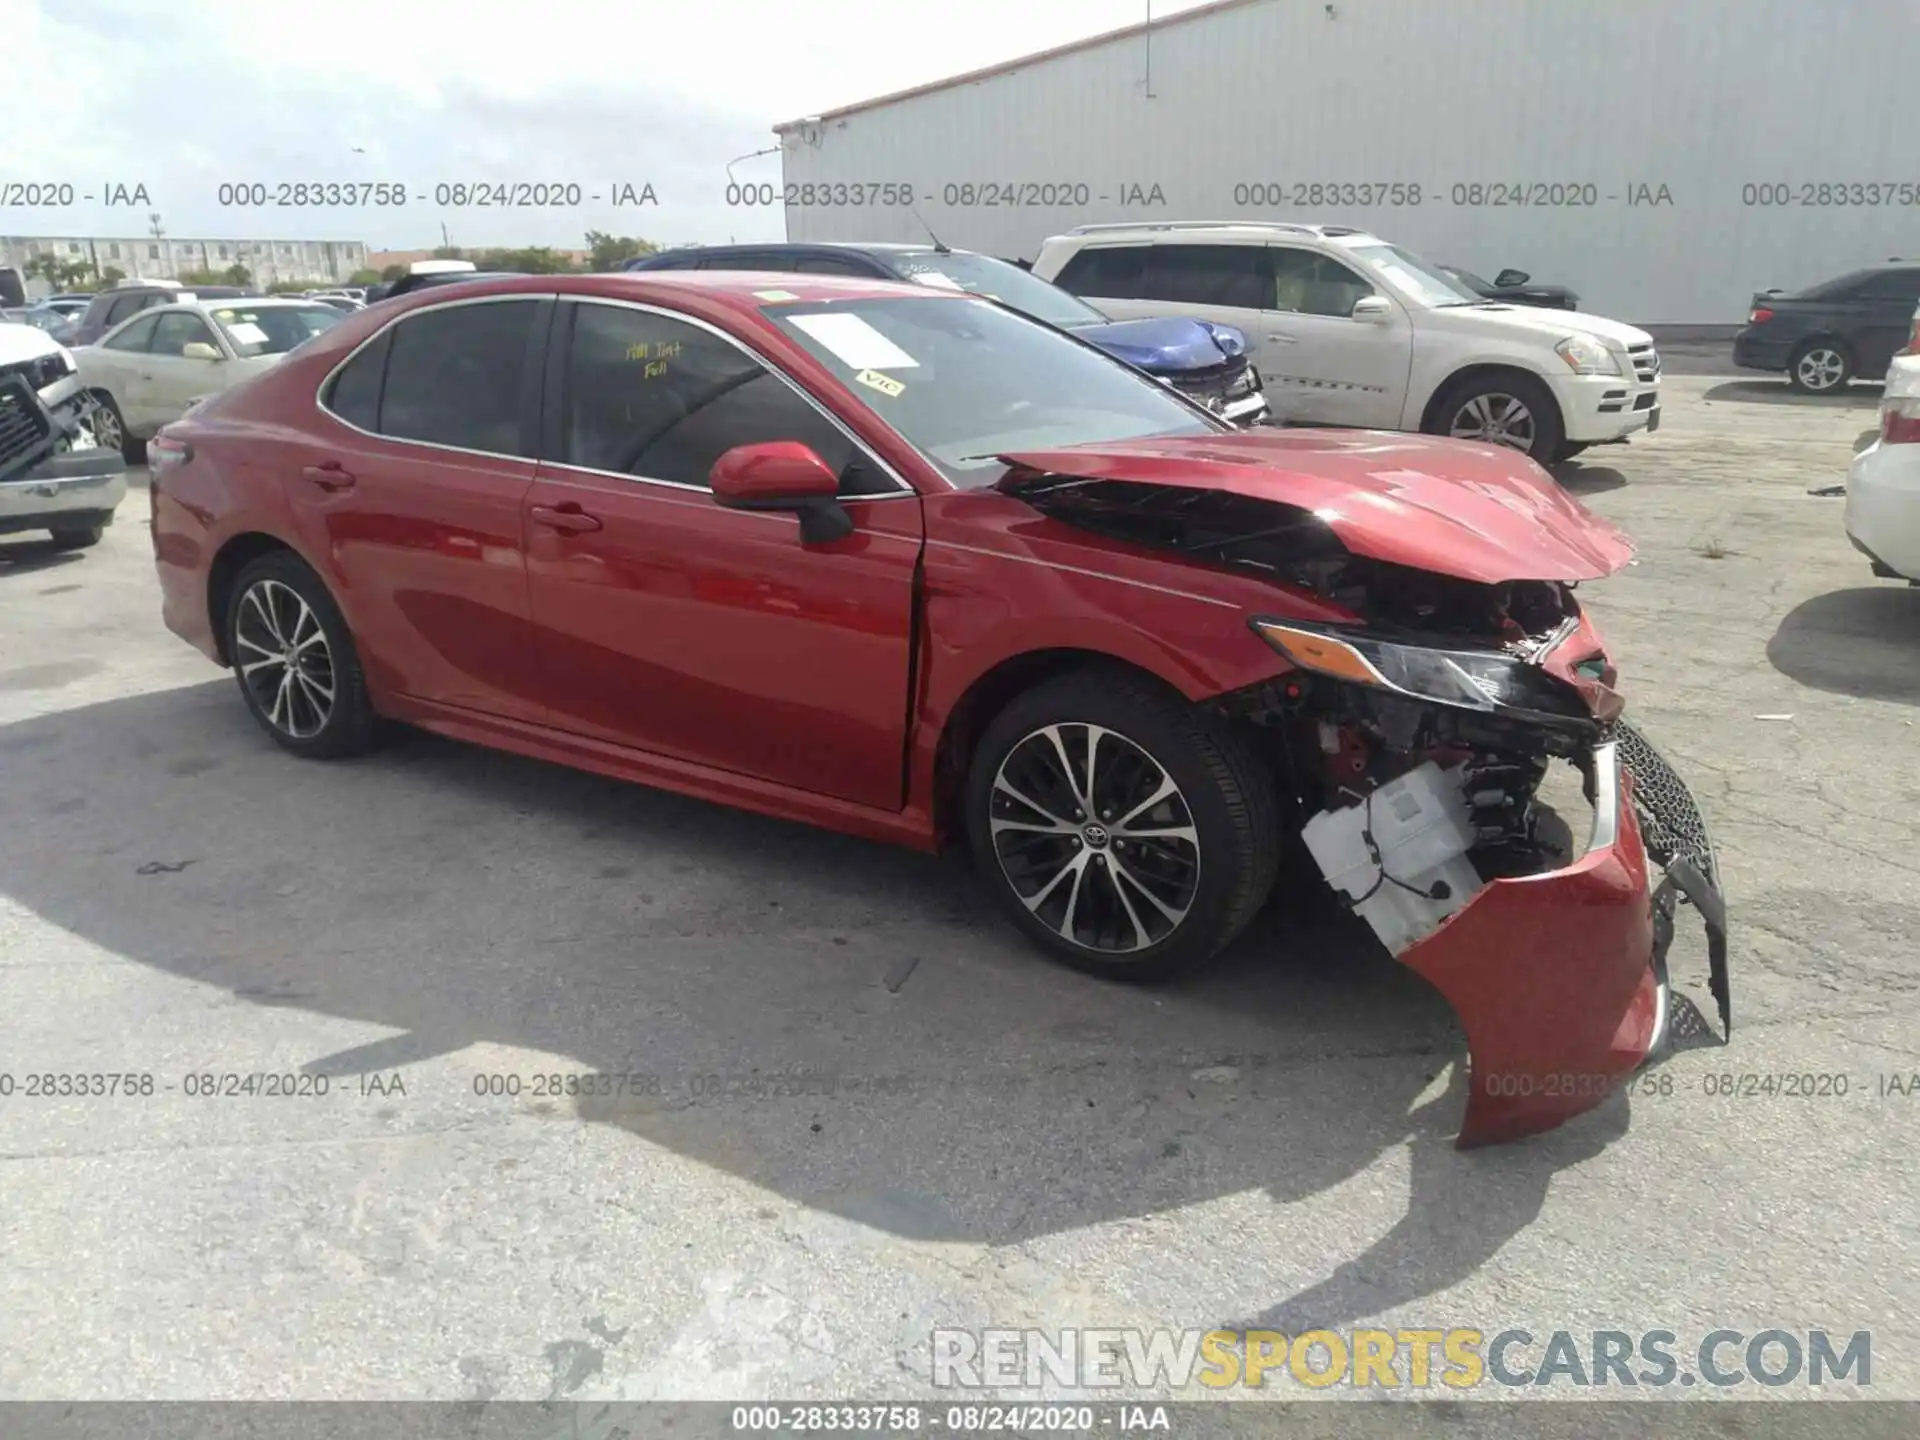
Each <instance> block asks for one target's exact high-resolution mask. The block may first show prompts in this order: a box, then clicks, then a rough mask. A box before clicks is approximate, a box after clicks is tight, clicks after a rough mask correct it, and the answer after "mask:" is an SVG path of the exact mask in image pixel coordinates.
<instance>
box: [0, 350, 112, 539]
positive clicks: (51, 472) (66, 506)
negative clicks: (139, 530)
mask: <svg viewBox="0 0 1920 1440" xmlns="http://www.w3.org/2000/svg"><path fill="white" fill-rule="evenodd" d="M93 408H94V407H93V404H92V402H91V401H90V400H89V399H88V398H87V395H86V392H85V390H84V389H82V387H81V381H80V377H79V375H78V374H77V373H76V369H75V364H74V358H73V355H72V353H71V352H70V351H68V350H67V348H66V347H65V346H63V345H61V344H59V343H58V342H56V341H55V340H54V339H53V338H52V337H51V336H49V335H48V334H47V333H46V332H45V331H44V330H39V329H36V328H35V327H33V326H31V325H14V324H0V535H17V534H19V533H21V532H22V531H28V530H46V531H49V532H51V534H52V536H53V543H54V545H55V546H56V547H57V548H59V549H62V550H83V549H85V548H87V547H88V546H90V545H97V544H99V543H100V538H101V536H102V535H103V534H104V533H105V531H106V528H107V526H108V525H110V524H112V523H113V514H114V511H115V510H117V509H118V508H119V506H120V502H121V501H122V500H124V499H125V498H126V495H127V466H126V461H125V460H124V459H123V458H122V457H121V455H120V452H119V451H118V450H110V449H108V448H106V447H105V446H102V445H100V444H98V443H97V442H96V441H95V440H94V430H93V425H92V423H91V416H92V411H93Z"/></svg>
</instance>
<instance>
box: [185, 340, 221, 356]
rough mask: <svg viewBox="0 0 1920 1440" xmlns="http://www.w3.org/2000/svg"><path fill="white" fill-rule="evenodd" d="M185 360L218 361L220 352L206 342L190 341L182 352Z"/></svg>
mask: <svg viewBox="0 0 1920 1440" xmlns="http://www.w3.org/2000/svg"><path fill="white" fill-rule="evenodd" d="M180 358H181V359H183V360H218V359H219V358H220V352H219V351H218V350H216V349H214V347H213V346H211V345H209V344H208V343H207V342H206V341H204V340H189V341H188V342H187V343H186V344H185V345H184V346H182V347H181V350H180Z"/></svg>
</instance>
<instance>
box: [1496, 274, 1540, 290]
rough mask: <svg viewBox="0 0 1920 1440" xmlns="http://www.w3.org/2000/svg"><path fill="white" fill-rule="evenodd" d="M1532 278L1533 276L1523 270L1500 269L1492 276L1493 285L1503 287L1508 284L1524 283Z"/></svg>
mask: <svg viewBox="0 0 1920 1440" xmlns="http://www.w3.org/2000/svg"><path fill="white" fill-rule="evenodd" d="M1532 278H1533V277H1532V276H1531V275H1529V274H1528V273H1527V272H1526V271H1524V270H1502V271H1501V272H1500V273H1499V274H1498V275H1496V276H1494V277H1493V283H1494V284H1495V286H1498V287H1502V288H1504V287H1505V286H1508V285H1524V284H1526V283H1527V281H1529V280H1531V279H1532Z"/></svg>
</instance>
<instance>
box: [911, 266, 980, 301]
mask: <svg viewBox="0 0 1920 1440" xmlns="http://www.w3.org/2000/svg"><path fill="white" fill-rule="evenodd" d="M913 279H914V283H915V284H918V285H925V286H927V287H929V288H930V289H934V290H958V291H959V292H960V293H961V294H963V295H964V294H965V293H966V288H967V287H966V286H964V285H962V284H961V283H960V282H959V281H958V280H956V279H954V278H953V277H952V276H951V275H942V274H941V273H940V272H939V271H938V270H916V271H914V272H913Z"/></svg>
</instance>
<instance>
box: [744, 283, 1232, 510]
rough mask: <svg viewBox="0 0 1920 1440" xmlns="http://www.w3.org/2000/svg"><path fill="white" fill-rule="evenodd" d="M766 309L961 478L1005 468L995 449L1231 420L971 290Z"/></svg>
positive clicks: (1217, 427)
mask: <svg viewBox="0 0 1920 1440" xmlns="http://www.w3.org/2000/svg"><path fill="white" fill-rule="evenodd" d="M763 313H764V314H766V315H767V317H768V318H769V319H771V320H772V321H773V322H774V323H775V324H777V325H778V326H779V327H780V329H781V330H782V331H783V332H784V333H785V334H787V335H788V336H789V337H791V338H792V339H793V340H794V341H795V342H796V343H798V344H799V345H801V346H802V347H804V348H805V349H806V350H807V351H808V353H810V354H811V355H812V356H813V357H814V358H815V359H817V360H818V361H819V362H820V363H821V364H822V365H824V366H825V367H826V368H827V369H828V371H829V372H831V373H832V374H833V375H834V377H835V378H836V379H838V380H839V381H840V382H841V383H842V384H843V385H844V386H845V387H846V391H847V393H848V394H849V395H850V396H852V397H853V398H854V399H855V400H856V401H858V402H859V403H860V404H862V405H864V406H865V407H866V408H867V409H868V410H870V411H872V412H873V414H874V415H875V416H877V417H878V418H879V419H880V420H881V421H882V422H884V423H885V424H887V425H888V426H890V427H892V428H893V429H894V430H895V431H897V432H899V434H901V435H902V436H904V437H905V438H906V440H907V441H908V442H909V443H910V444H912V445H913V446H914V447H915V448H916V449H918V450H919V451H920V453H921V454H923V455H925V456H927V457H928V459H930V460H931V461H932V462H933V463H934V464H935V465H936V466H938V467H939V469H940V471H941V473H942V474H944V475H945V476H946V477H947V479H948V480H950V481H951V482H952V483H953V484H954V485H956V486H959V487H961V488H963V489H972V488H974V487H977V486H982V485H990V484H992V483H993V482H994V481H995V480H997V479H999V478H1000V477H1001V476H1002V475H1004V474H1006V471H1007V466H1006V464H1005V462H1003V461H1001V460H1000V459H999V458H998V457H999V456H1001V455H1006V454H1010V453H1019V452H1021V451H1027V450H1053V449H1057V448H1059V447H1061V446H1066V445H1083V444H1097V443H1102V442H1113V441H1124V440H1133V439H1138V438H1139V437H1141V436H1145V435H1211V434H1219V433H1222V432H1223V431H1224V430H1226V428H1227V427H1226V425H1225V424H1224V423H1223V422H1216V421H1214V420H1212V419H1210V418H1208V417H1207V416H1206V415H1205V414H1204V413H1203V412H1200V411H1198V410H1197V409H1196V408H1195V407H1194V406H1192V405H1190V404H1188V403H1187V402H1186V401H1184V400H1182V399H1180V398H1179V397H1178V396H1177V395H1175V394H1174V393H1173V392H1172V391H1170V390H1169V389H1168V388H1167V387H1166V386H1164V385H1161V384H1158V383H1156V382H1155V381H1153V380H1151V379H1149V378H1148V377H1146V376H1145V375H1142V374H1141V373H1140V372H1139V371H1137V370H1134V369H1132V368H1131V367H1129V366H1126V365H1122V364H1121V363H1120V362H1119V361H1117V360H1115V359H1114V358H1113V357H1112V356H1110V355H1107V354H1105V353H1103V352H1102V351H1100V350H1098V349H1095V348H1094V347H1093V346H1091V345H1088V344H1085V343H1084V342H1082V341H1079V340H1076V339H1074V338H1073V337H1072V336H1071V335H1068V334H1065V333H1063V332H1062V331H1059V330H1057V329H1054V328H1053V327H1052V326H1049V325H1042V324H1040V323H1038V322H1037V321H1034V320H1030V319H1028V318H1027V317H1026V316H1025V315H1022V314H1021V313H1020V312H1018V311H1017V310H1014V309H1012V308H1011V307H1007V306H1001V305H995V304H993V303H991V302H990V301H987V300H982V299H979V298H977V297H975V296H971V295H939V294H935V293H928V294H926V295H924V296H911V297H889V298H887V299H884V300H880V299H874V300H841V301H833V302H808V303H802V304H781V305H771V304H770V305H767V306H765V307H763Z"/></svg>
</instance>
